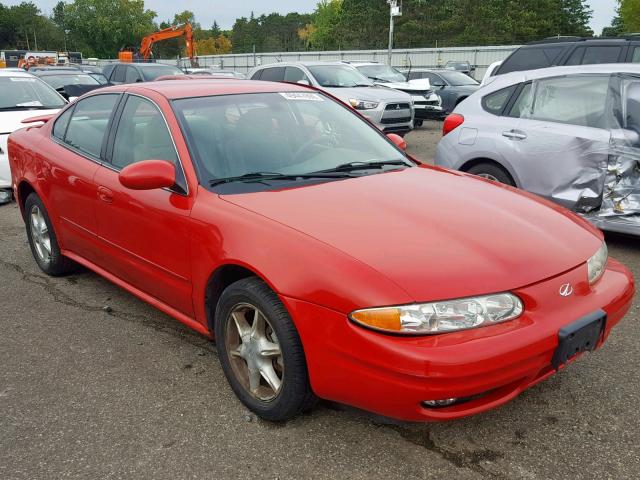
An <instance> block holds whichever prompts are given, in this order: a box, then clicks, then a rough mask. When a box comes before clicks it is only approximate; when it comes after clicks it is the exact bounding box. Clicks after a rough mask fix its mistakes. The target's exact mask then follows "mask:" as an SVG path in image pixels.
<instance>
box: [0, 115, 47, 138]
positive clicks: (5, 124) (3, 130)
mask: <svg viewBox="0 0 640 480" xmlns="http://www.w3.org/2000/svg"><path fill="white" fill-rule="evenodd" d="M55 113H58V109H52V110H16V111H7V112H0V135H3V134H7V133H11V132H13V131H15V130H18V129H19V128H23V127H26V126H27V125H25V124H23V123H22V120H25V119H27V118H31V117H39V116H40V115H51V114H55ZM33 125H34V124H29V126H33ZM35 125H37V124H35Z"/></svg>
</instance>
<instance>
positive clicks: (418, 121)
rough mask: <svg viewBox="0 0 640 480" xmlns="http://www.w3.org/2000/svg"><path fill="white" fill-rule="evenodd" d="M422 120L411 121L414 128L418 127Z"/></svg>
mask: <svg viewBox="0 0 640 480" xmlns="http://www.w3.org/2000/svg"><path fill="white" fill-rule="evenodd" d="M422 123H423V120H414V121H413V126H414V127H415V128H420V127H421V126H422Z"/></svg>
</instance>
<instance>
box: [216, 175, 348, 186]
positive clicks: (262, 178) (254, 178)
mask: <svg viewBox="0 0 640 480" xmlns="http://www.w3.org/2000/svg"><path fill="white" fill-rule="evenodd" d="M347 177H350V175H348V174H346V173H342V174H341V173H340V172H333V171H327V172H313V173H300V174H285V173H276V172H251V173H245V174H244V175H238V176H236V177H226V178H214V179H213V180H211V181H210V182H209V185H210V186H212V187H215V186H217V185H222V184H223V183H233V182H246V183H250V182H266V181H268V180H292V181H295V180H299V179H307V178H347Z"/></svg>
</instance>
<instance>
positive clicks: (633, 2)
mask: <svg viewBox="0 0 640 480" xmlns="http://www.w3.org/2000/svg"><path fill="white" fill-rule="evenodd" d="M619 11H620V18H621V19H622V24H623V25H624V31H625V32H640V0H620V10H619Z"/></svg>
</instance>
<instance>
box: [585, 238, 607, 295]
mask: <svg viewBox="0 0 640 480" xmlns="http://www.w3.org/2000/svg"><path fill="white" fill-rule="evenodd" d="M608 258H609V251H608V250H607V244H606V243H604V242H602V245H601V246H600V248H599V249H598V251H597V252H596V253H595V255H594V256H593V257H591V258H590V259H589V260H587V271H588V272H589V285H593V284H594V283H596V282H597V281H598V279H599V278H600V277H601V276H602V274H603V273H604V269H605V267H606V266H607V259H608Z"/></svg>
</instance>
